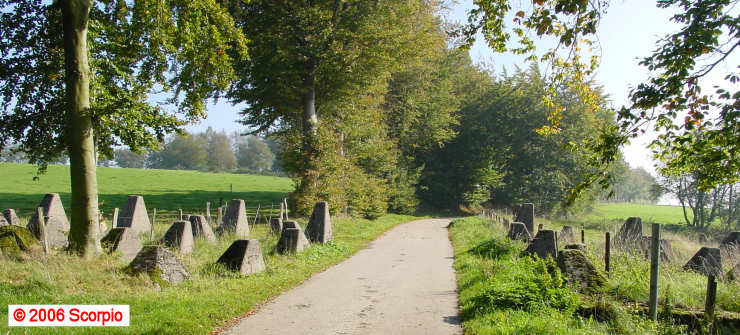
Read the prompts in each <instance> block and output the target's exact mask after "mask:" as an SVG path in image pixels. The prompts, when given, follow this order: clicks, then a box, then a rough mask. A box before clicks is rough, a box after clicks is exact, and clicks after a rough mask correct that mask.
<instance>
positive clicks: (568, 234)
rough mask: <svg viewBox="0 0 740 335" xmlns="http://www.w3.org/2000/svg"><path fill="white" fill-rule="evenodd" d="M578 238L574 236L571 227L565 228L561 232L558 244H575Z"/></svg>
mask: <svg viewBox="0 0 740 335" xmlns="http://www.w3.org/2000/svg"><path fill="white" fill-rule="evenodd" d="M575 240H576V236H575V234H573V227H571V226H563V229H561V230H560V233H559V234H558V243H560V244H570V243H573V242H575Z"/></svg>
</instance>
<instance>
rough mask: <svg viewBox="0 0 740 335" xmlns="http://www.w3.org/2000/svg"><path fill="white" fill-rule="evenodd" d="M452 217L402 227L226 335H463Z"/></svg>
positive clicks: (231, 329)
mask: <svg viewBox="0 0 740 335" xmlns="http://www.w3.org/2000/svg"><path fill="white" fill-rule="evenodd" d="M447 224H449V220H445V219H430V220H420V221H413V222H409V223H405V224H402V225H399V226H398V227H395V228H393V229H392V230H390V231H388V232H387V233H385V234H384V235H383V236H381V237H380V238H378V239H377V240H375V241H373V242H372V243H371V244H370V245H369V246H368V247H367V248H365V249H363V250H361V251H359V252H358V253H357V254H355V255H354V256H352V257H351V258H349V259H347V260H346V261H344V262H342V263H340V264H338V265H336V266H334V267H332V268H330V269H328V270H326V271H324V272H322V273H319V274H316V275H314V276H313V277H312V278H310V279H309V280H307V281H306V282H305V283H303V284H302V285H300V286H298V287H296V288H293V289H292V290H290V291H288V292H285V293H283V294H282V295H280V296H278V297H277V298H275V299H274V300H272V301H271V302H269V303H267V304H265V305H264V306H263V307H262V308H261V309H260V310H258V311H257V312H256V313H254V314H253V315H250V316H248V317H246V318H244V319H242V320H241V321H240V322H239V323H238V324H237V325H235V326H234V327H232V328H229V329H227V330H226V331H224V333H225V334H265V335H271V334H281V335H282V334H293V335H298V334H381V335H391V334H424V335H433V334H462V329H461V327H460V325H459V318H458V302H457V285H456V282H455V271H454V269H453V268H452V262H453V251H452V245H451V244H450V240H449V238H448V235H447V229H446V228H445V227H446V226H447Z"/></svg>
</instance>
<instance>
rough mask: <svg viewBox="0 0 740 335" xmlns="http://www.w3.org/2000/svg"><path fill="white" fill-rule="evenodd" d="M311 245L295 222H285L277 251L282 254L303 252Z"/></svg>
mask: <svg viewBox="0 0 740 335" xmlns="http://www.w3.org/2000/svg"><path fill="white" fill-rule="evenodd" d="M309 245H310V243H309V241H308V239H307V238H306V235H305V234H304V233H303V230H302V229H301V226H300V225H299V224H298V222H295V221H285V222H283V231H282V232H281V233H280V240H278V243H277V246H276V250H277V252H278V253H280V254H286V253H296V252H301V251H303V249H305V248H307V247H308V246H309Z"/></svg>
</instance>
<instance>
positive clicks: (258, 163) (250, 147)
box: [103, 128, 282, 175]
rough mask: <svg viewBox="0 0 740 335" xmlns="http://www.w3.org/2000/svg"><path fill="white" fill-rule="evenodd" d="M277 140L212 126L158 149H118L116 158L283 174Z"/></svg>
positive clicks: (123, 163)
mask: <svg viewBox="0 0 740 335" xmlns="http://www.w3.org/2000/svg"><path fill="white" fill-rule="evenodd" d="M278 151H279V146H278V144H277V143H276V142H274V141H271V140H269V139H266V138H261V137H258V136H252V135H250V136H241V135H240V134H239V133H234V134H231V135H228V134H227V133H226V132H224V131H221V132H217V131H214V130H213V129H211V128H208V129H207V130H206V131H205V132H201V133H197V134H189V133H187V132H186V133H183V134H182V135H176V136H172V137H171V138H169V139H168V140H167V141H166V142H165V143H164V144H163V146H162V148H161V150H158V151H143V152H141V153H136V152H133V151H131V150H128V149H116V150H115V151H114V158H113V160H112V161H108V162H105V163H103V164H105V165H111V163H114V164H115V166H119V167H123V168H138V169H142V168H150V169H175V170H202V171H218V172H239V173H256V174H269V175H280V174H281V173H282V169H281V167H280V162H279V160H278V159H277V158H276V153H277V152H278Z"/></svg>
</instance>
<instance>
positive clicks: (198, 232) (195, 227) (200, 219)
mask: <svg viewBox="0 0 740 335" xmlns="http://www.w3.org/2000/svg"><path fill="white" fill-rule="evenodd" d="M189 218H190V226H191V230H192V231H193V238H203V239H205V240H206V241H208V243H211V244H214V243H216V234H214V233H213V229H211V225H209V224H208V220H206V217H205V216H203V215H190V217H189Z"/></svg>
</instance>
